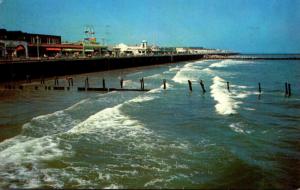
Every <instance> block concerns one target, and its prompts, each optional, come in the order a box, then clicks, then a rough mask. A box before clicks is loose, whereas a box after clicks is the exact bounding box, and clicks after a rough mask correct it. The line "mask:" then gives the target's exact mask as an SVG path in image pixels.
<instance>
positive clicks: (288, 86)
mask: <svg viewBox="0 0 300 190" xmlns="http://www.w3.org/2000/svg"><path fill="white" fill-rule="evenodd" d="M65 80H66V81H67V84H68V86H67V87H64V86H59V78H58V77H57V76H55V77H54V80H53V81H54V82H53V84H54V85H53V86H52V88H51V85H46V84H45V79H44V78H41V79H40V84H41V86H42V87H41V86H37V85H35V86H34V89H35V90H38V89H39V88H44V89H45V90H51V89H53V90H64V89H67V90H70V88H72V87H73V86H74V81H73V78H72V77H65ZM31 82H32V81H31V80H30V79H27V81H26V83H29V84H30V83H31ZM139 82H140V88H131V89H130V88H124V79H123V78H121V79H120V88H107V86H106V80H105V78H102V87H98V88H97V87H94V88H90V83H89V77H88V76H87V77H86V78H85V80H84V86H83V87H78V91H87V90H88V91H112V90H117V91H149V90H150V89H145V81H144V78H141V79H140V80H139ZM187 83H188V89H189V91H190V92H193V84H192V81H191V80H187ZM225 84H226V85H224V88H226V90H227V91H228V93H231V90H230V82H229V81H226V82H225ZM199 85H200V87H201V90H202V93H203V94H205V93H206V92H207V90H206V88H205V84H204V81H203V80H200V81H199ZM162 88H163V89H164V90H166V89H167V80H166V79H163V80H162ZM4 89H10V90H14V89H20V90H23V89H24V86H23V85H19V86H18V87H17V86H16V85H15V84H14V83H10V84H9V83H8V84H6V85H4ZM282 90H283V92H284V96H285V97H291V95H292V87H291V84H290V83H288V82H285V83H284V88H283V89H282ZM257 92H258V97H259V98H260V97H261V94H262V92H263V90H262V84H261V83H260V82H259V83H258V84H257Z"/></svg>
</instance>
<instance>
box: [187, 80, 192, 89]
mask: <svg viewBox="0 0 300 190" xmlns="http://www.w3.org/2000/svg"><path fill="white" fill-rule="evenodd" d="M188 83H189V89H190V91H191V92H192V91H193V88H192V82H191V81H190V80H188Z"/></svg>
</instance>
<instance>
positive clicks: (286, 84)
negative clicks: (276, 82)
mask: <svg viewBox="0 0 300 190" xmlns="http://www.w3.org/2000/svg"><path fill="white" fill-rule="evenodd" d="M284 85H285V96H288V94H289V90H288V83H287V82H286V83H285V84H284Z"/></svg>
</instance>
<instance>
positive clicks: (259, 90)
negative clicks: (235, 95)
mask: <svg viewBox="0 0 300 190" xmlns="http://www.w3.org/2000/svg"><path fill="white" fill-rule="evenodd" d="M258 92H259V94H261V85H260V82H259V83H258Z"/></svg>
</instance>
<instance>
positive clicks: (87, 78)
mask: <svg viewBox="0 0 300 190" xmlns="http://www.w3.org/2000/svg"><path fill="white" fill-rule="evenodd" d="M85 88H89V77H86V78H85Z"/></svg>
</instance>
